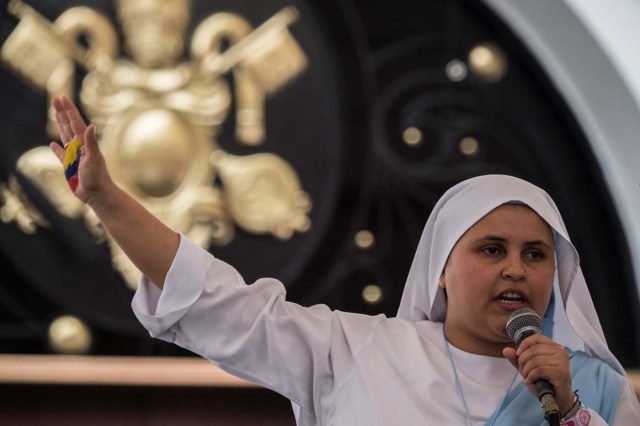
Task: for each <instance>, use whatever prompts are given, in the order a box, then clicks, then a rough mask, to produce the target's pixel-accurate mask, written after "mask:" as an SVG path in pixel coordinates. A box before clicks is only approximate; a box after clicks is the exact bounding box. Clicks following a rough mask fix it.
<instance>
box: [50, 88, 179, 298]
mask: <svg viewBox="0 0 640 426" xmlns="http://www.w3.org/2000/svg"><path fill="white" fill-rule="evenodd" d="M53 106H54V108H55V110H56V121H57V123H58V129H59V131H60V138H61V139H62V142H63V144H64V145H66V144H68V143H69V142H70V141H71V140H73V139H80V140H81V141H83V142H84V146H83V147H82V148H81V157H80V159H81V161H80V165H79V171H78V176H79V184H78V187H77V188H76V190H75V195H76V196H77V197H78V198H79V199H80V200H81V201H83V202H85V203H87V204H88V205H89V207H91V208H92V209H93V211H94V212H95V213H96V215H97V216H98V218H99V219H100V221H101V222H102V224H103V226H104V227H105V229H106V230H107V232H109V234H110V235H111V237H112V238H113V239H114V240H115V241H116V243H117V244H118V245H119V246H120V247H121V248H122V250H123V251H124V252H125V254H126V255H127V256H128V257H129V259H131V261H132V262H133V263H134V264H135V265H136V267H137V268H138V269H139V270H140V271H141V272H142V273H143V274H144V275H145V276H147V277H149V279H150V280H151V282H152V283H154V284H155V285H156V286H158V287H159V288H160V289H162V286H163V284H164V280H165V277H166V275H167V271H168V270H169V267H170V266H171V262H172V260H173V258H174V256H175V254H176V251H177V250H178V243H179V236H178V235H177V234H176V233H175V232H173V231H172V230H171V229H170V228H168V227H167V226H165V225H164V224H163V223H162V222H160V220H158V219H157V218H156V217H155V216H153V215H152V214H151V213H150V212H149V211H147V210H146V209H145V208H144V207H143V206H142V205H140V203H138V202H137V201H136V200H134V199H133V198H132V197H131V196H130V195H128V194H127V193H126V192H124V191H123V190H122V189H120V188H119V187H118V186H117V185H116V184H115V182H114V181H113V180H112V179H111V176H110V175H109V172H108V170H107V166H106V162H105V160H104V157H103V156H102V154H101V153H100V149H99V148H98V141H97V139H96V134H95V127H94V126H93V125H90V126H88V127H87V126H86V124H85V122H84V120H83V119H82V117H81V116H80V113H79V112H78V109H77V108H76V107H75V105H73V103H72V102H71V101H70V100H69V99H68V98H66V97H64V98H54V99H53ZM50 147H51V150H52V151H53V152H54V154H56V156H57V157H58V159H59V160H60V162H62V161H63V159H64V156H65V149H64V148H63V147H61V146H60V145H58V144H57V143H55V142H52V143H51V144H50Z"/></svg>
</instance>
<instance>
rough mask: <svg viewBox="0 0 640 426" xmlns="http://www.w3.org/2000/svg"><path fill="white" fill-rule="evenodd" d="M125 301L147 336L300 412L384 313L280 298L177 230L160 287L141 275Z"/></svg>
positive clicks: (347, 363) (321, 396) (339, 372)
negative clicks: (282, 399)
mask: <svg viewBox="0 0 640 426" xmlns="http://www.w3.org/2000/svg"><path fill="white" fill-rule="evenodd" d="M132 307H133V310H134V313H135V314H136V316H137V317H138V319H139V320H140V322H141V323H142V325H143V326H144V327H145V328H146V329H147V330H148V331H149V333H150V334H151V336H153V337H157V338H159V339H162V340H166V341H168V342H173V343H175V344H177V345H179V346H182V347H184V348H186V349H189V350H191V351H193V352H195V353H197V354H199V355H201V356H203V357H205V358H208V359H209V360H211V361H212V362H214V363H215V364H216V365H219V366H220V367H221V368H223V369H224V370H226V371H228V372H230V373H232V374H234V375H236V376H238V377H242V378H244V379H247V380H250V381H252V382H255V383H258V384H260V385H262V386H265V387H268V388H270V389H273V390H275V391H276V392H279V393H281V394H282V395H284V396H286V397H287V398H289V399H291V400H292V401H293V402H295V403H296V404H298V405H300V406H301V407H302V408H303V409H305V410H311V411H315V412H316V413H315V415H317V414H319V413H317V409H318V408H320V407H323V406H326V405H327V404H328V403H329V400H331V398H332V396H331V395H332V393H333V391H334V390H335V389H336V387H337V386H339V385H340V383H336V382H335V380H334V378H336V377H337V378H340V377H347V375H348V374H347V373H348V372H349V371H350V370H351V368H352V365H353V358H354V357H355V355H356V354H357V352H358V351H359V350H360V349H361V348H362V347H363V346H364V345H366V344H368V343H369V342H370V341H371V340H372V338H373V333H374V331H375V328H376V326H377V325H378V324H379V323H380V322H381V321H382V320H383V319H384V317H383V316H377V317H369V316H365V315H357V314H348V313H343V312H333V311H331V310H329V308H328V307H326V306H324V305H317V306H313V307H310V308H304V307H301V306H299V305H297V304H295V303H291V302H287V301H285V288H284V286H283V285H282V284H281V283H280V282H279V281H277V280H274V279H260V280H258V281H256V282H255V283H253V284H251V285H247V284H246V283H245V282H244V280H243V279H242V277H241V276H240V274H238V272H237V271H236V270H235V269H234V268H232V267H231V266H229V265H227V264H226V263H224V262H222V261H221V260H219V259H216V258H214V257H213V256H212V255H211V254H209V253H208V252H207V251H205V250H203V249H201V248H200V247H198V246H197V245H196V244H194V243H193V242H191V241H189V240H188V239H187V238H186V237H184V236H183V235H181V236H180V246H179V248H178V252H177V253H176V257H175V258H174V260H173V263H172V265H171V267H170V269H169V272H168V273H167V278H166V280H165V283H164V288H163V290H162V291H161V290H159V289H158V288H157V287H156V286H155V285H153V284H152V283H150V282H149V281H148V280H147V279H146V278H144V277H143V278H142V279H141V282H140V284H139V286H138V289H137V291H136V294H135V296H134V298H133V302H132Z"/></svg>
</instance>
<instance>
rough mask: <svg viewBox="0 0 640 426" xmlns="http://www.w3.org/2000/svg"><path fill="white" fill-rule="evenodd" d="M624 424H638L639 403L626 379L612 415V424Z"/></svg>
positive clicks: (639, 414)
mask: <svg viewBox="0 0 640 426" xmlns="http://www.w3.org/2000/svg"><path fill="white" fill-rule="evenodd" d="M603 424H604V423H603ZM626 425H640V403H639V402H638V397H637V396H636V393H635V391H634V390H633V387H632V386H631V383H629V381H628V379H626V384H625V386H624V388H623V389H622V394H621V395H620V402H618V408H617V409H616V414H615V416H614V417H613V426H626Z"/></svg>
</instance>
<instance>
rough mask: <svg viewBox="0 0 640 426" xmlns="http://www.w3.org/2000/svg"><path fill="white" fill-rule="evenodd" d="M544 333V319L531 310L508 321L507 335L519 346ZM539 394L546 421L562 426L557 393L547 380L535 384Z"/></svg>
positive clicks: (519, 311)
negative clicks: (534, 335) (535, 335)
mask: <svg viewBox="0 0 640 426" xmlns="http://www.w3.org/2000/svg"><path fill="white" fill-rule="evenodd" d="M540 332H542V319H541V318H540V316H539V315H538V314H537V313H536V311H534V310H533V309H531V308H520V309H517V310H515V311H514V312H513V313H512V314H511V316H510V317H509V320H508V321H507V334H508V335H509V337H510V338H511V340H513V341H514V342H516V344H517V345H518V346H520V344H521V343H522V341H523V340H524V339H526V338H527V337H529V336H531V335H533V334H536V333H540ZM534 386H535V388H536V391H537V392H538V395H537V396H538V400H539V401H540V403H541V404H542V410H543V411H544V419H545V420H546V421H547V422H548V423H549V424H550V425H559V424H560V408H558V404H557V403H556V393H555V391H554V389H553V386H551V383H549V382H548V381H547V380H544V379H539V380H536V381H535V382H534Z"/></svg>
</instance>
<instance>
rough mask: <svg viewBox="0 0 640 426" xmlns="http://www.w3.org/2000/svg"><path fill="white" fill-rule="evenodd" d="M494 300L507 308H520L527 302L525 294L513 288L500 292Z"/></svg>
mask: <svg viewBox="0 0 640 426" xmlns="http://www.w3.org/2000/svg"><path fill="white" fill-rule="evenodd" d="M494 300H495V301H496V302H498V303H499V304H501V305H502V306H504V307H507V308H520V307H522V306H523V305H525V304H526V303H528V302H529V300H528V299H527V296H526V295H525V294H524V293H523V292H521V291H519V290H513V289H509V290H505V291H503V292H501V293H500V294H498V295H497V296H496V297H495V299H494Z"/></svg>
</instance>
